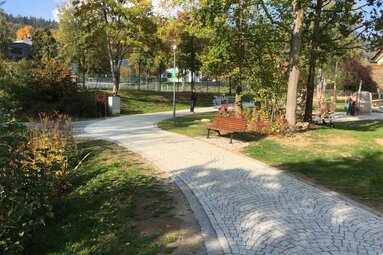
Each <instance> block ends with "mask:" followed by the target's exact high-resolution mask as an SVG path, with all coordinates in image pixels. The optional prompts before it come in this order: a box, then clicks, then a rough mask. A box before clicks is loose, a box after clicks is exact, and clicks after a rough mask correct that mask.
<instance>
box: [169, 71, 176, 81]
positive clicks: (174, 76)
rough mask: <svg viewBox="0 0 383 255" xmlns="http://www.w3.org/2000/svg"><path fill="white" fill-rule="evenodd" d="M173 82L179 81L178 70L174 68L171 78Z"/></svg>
mask: <svg viewBox="0 0 383 255" xmlns="http://www.w3.org/2000/svg"><path fill="white" fill-rule="evenodd" d="M170 81H171V82H177V70H176V69H173V71H172V77H171V78H170Z"/></svg>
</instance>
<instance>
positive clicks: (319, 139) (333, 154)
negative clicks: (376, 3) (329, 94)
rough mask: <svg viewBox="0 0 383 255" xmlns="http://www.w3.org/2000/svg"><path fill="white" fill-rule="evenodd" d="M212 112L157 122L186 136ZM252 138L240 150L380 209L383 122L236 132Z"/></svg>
mask: <svg viewBox="0 0 383 255" xmlns="http://www.w3.org/2000/svg"><path fill="white" fill-rule="evenodd" d="M215 115H216V113H206V114H203V115H199V114H198V115H193V116H186V117H180V118H177V123H176V125H173V124H172V123H171V122H169V121H164V122H160V123H159V126H160V127H161V128H163V129H165V130H168V131H172V132H177V133H180V134H185V135H190V136H203V135H206V133H207V130H206V125H205V124H203V123H201V122H197V120H200V119H202V118H211V119H212V118H213V117H214V116H215ZM238 137H239V138H241V137H243V138H245V139H246V141H248V140H249V137H250V138H251V139H252V140H253V141H251V142H250V145H249V146H248V147H247V148H245V149H244V151H243V153H245V154H247V155H249V156H250V157H253V158H255V159H258V160H261V161H263V162H266V163H268V164H270V165H273V166H276V167H279V168H281V169H284V170H286V171H288V172H292V173H295V174H297V175H298V176H300V177H302V178H307V179H308V180H310V181H312V182H315V183H317V184H320V185H322V186H325V187H327V188H329V189H332V190H336V191H338V192H341V193H344V194H346V195H349V196H350V197H352V198H354V199H356V200H359V201H362V202H364V203H366V204H368V205H370V206H374V207H376V208H378V209H380V210H382V211H383V122H382V121H361V122H348V123H336V126H335V128H334V129H330V128H327V127H322V128H318V129H315V130H311V131H307V132H304V133H298V134H295V135H293V136H292V137H279V136H269V137H261V136H257V135H256V134H253V135H242V136H241V135H239V136H238V135H237V138H238Z"/></svg>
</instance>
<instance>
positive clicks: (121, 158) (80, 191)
mask: <svg viewBox="0 0 383 255" xmlns="http://www.w3.org/2000/svg"><path fill="white" fill-rule="evenodd" d="M78 146H79V149H80V150H83V151H84V155H85V154H88V153H91V154H90V157H88V158H87V160H86V161H84V164H83V166H82V167H81V168H80V171H76V172H74V173H73V175H71V176H70V181H71V183H72V184H73V186H72V187H71V188H70V190H69V192H68V193H67V194H66V195H65V197H64V199H63V200H62V204H63V206H62V207H63V208H65V210H64V211H63V212H62V217H60V218H59V219H54V220H52V221H51V222H50V224H49V225H48V226H47V228H46V229H45V231H44V232H43V233H41V234H40V235H38V236H36V238H34V240H33V243H32V245H31V246H30V247H28V254H38V255H40V254H135V255H136V254H137V255H138V254H140V255H154V254H168V252H169V251H171V248H169V247H167V245H168V244H170V243H173V242H175V241H176V240H177V239H178V238H177V237H178V235H179V229H178V220H177V219H176V217H175V216H174V213H173V211H172V208H173V205H174V200H173V198H172V196H171V194H170V193H169V192H168V190H167V187H165V186H163V185H162V183H161V182H160V181H159V180H158V179H157V178H156V173H155V172H154V171H153V170H152V169H151V168H150V167H148V166H147V165H146V164H144V163H143V162H142V160H141V159H140V158H139V157H137V155H135V154H133V153H131V152H129V151H127V150H126V149H125V148H122V147H120V146H118V145H116V144H112V143H110V142H106V141H100V140H85V141H80V142H79V145H78ZM148 222H150V224H148ZM163 226H166V227H163Z"/></svg>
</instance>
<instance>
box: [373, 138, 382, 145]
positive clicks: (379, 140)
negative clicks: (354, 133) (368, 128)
mask: <svg viewBox="0 0 383 255" xmlns="http://www.w3.org/2000/svg"><path fill="white" fill-rule="evenodd" d="M375 141H376V143H377V144H379V145H380V146H383V138H378V139H376V140H375Z"/></svg>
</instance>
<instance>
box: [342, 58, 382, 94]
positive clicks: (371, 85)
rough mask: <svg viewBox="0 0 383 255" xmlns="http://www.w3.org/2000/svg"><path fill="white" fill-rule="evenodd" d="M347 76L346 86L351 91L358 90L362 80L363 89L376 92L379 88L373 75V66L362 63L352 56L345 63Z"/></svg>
mask: <svg viewBox="0 0 383 255" xmlns="http://www.w3.org/2000/svg"><path fill="white" fill-rule="evenodd" d="M345 73H346V77H345V79H344V84H343V86H344V88H345V89H347V90H350V91H357V90H358V88H359V84H360V82H362V85H363V90H366V91H370V92H373V93H375V92H376V89H377V84H376V82H375V81H374V80H373V79H372V77H371V67H367V66H365V65H363V64H362V63H360V61H358V59H355V58H351V59H348V60H347V61H346V63H345Z"/></svg>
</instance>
